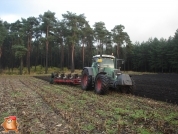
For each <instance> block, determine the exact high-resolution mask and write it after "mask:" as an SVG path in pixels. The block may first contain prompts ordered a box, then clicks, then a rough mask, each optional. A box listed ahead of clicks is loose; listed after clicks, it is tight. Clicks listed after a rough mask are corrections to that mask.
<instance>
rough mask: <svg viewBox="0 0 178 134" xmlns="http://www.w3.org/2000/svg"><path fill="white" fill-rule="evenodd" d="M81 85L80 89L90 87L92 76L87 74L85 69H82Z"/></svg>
mask: <svg viewBox="0 0 178 134" xmlns="http://www.w3.org/2000/svg"><path fill="white" fill-rule="evenodd" d="M81 87H82V90H89V89H91V88H92V77H91V76H90V75H89V73H88V70H87V69H84V70H83V71H82V77H81Z"/></svg>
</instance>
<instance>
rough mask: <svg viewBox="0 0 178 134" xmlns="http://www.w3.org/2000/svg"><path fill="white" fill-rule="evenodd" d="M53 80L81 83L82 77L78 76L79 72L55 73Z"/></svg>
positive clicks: (59, 82)
mask: <svg viewBox="0 0 178 134" xmlns="http://www.w3.org/2000/svg"><path fill="white" fill-rule="evenodd" d="M53 81H54V83H57V84H70V85H79V84H80V83H81V78H80V77H79V76H78V74H73V75H71V74H67V75H65V74H60V75H55V76H54V80H53Z"/></svg>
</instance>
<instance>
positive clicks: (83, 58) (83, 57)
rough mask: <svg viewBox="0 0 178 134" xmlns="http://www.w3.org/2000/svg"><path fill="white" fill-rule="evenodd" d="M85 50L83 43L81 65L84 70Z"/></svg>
mask: <svg viewBox="0 0 178 134" xmlns="http://www.w3.org/2000/svg"><path fill="white" fill-rule="evenodd" d="M84 51H85V50H84V42H83V47H82V63H83V66H82V67H83V68H84V62H85V56H84V54H85V52H84Z"/></svg>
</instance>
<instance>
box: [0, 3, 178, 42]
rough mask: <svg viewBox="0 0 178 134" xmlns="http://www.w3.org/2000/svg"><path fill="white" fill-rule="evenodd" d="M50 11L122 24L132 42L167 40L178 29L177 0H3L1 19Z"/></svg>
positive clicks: (59, 16)
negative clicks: (155, 39)
mask: <svg viewBox="0 0 178 134" xmlns="http://www.w3.org/2000/svg"><path fill="white" fill-rule="evenodd" d="M48 10H50V11H51V12H55V13H56V15H55V17H56V18H58V19H59V20H61V19H62V14H65V13H66V12H67V11H70V12H72V13H76V14H77V15H79V14H84V15H85V17H86V20H87V21H89V23H90V25H91V26H93V25H94V23H95V22H99V21H102V22H104V23H105V26H106V28H107V29H108V30H109V31H110V30H111V29H113V28H114V26H115V25H120V24H122V25H124V26H125V30H124V31H125V32H127V33H128V34H129V36H130V39H131V41H132V42H133V43H135V42H136V41H139V42H140V43H141V42H143V41H147V40H148V39H149V38H154V37H156V38H158V39H160V38H162V37H163V38H165V39H168V38H169V37H170V36H172V37H173V36H174V34H175V32H176V30H177V29H178V0H0V19H1V20H3V21H7V22H9V23H12V22H15V21H16V20H18V19H19V20H21V18H28V17H32V16H34V17H38V16H39V15H40V14H44V12H46V11H48Z"/></svg>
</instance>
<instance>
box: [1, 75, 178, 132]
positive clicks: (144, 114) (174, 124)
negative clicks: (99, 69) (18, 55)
mask: <svg viewBox="0 0 178 134" xmlns="http://www.w3.org/2000/svg"><path fill="white" fill-rule="evenodd" d="M37 78H40V79H37ZM132 78H133V80H134V82H135V90H134V95H130V94H122V93H118V92H116V91H110V92H109V93H108V94H107V95H104V96H101V95H96V94H95V93H94V92H93V91H83V90H81V88H80V86H69V85H60V84H59V85H57V84H49V80H50V76H36V77H31V76H3V75H2V76H0V124H1V123H3V122H4V118H5V117H8V116H12V115H13V116H16V117H17V122H18V123H19V126H18V131H19V133H20V134H33V133H34V134H37V133H38V134H40V133H41V134H76V133H79V134H85V133H86V134H88V133H92V134H117V133H118V134H152V133H159V134H178V106H177V104H176V103H178V83H177V81H178V75H177V74H149V75H133V76H132ZM44 80H45V81H44ZM140 96H141V97H140ZM147 97H148V98H147ZM160 100H161V101H160ZM168 102H171V103H168ZM3 131H4V129H3V127H2V126H0V134H1V133H3ZM9 133H15V132H14V131H10V132H9Z"/></svg>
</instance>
